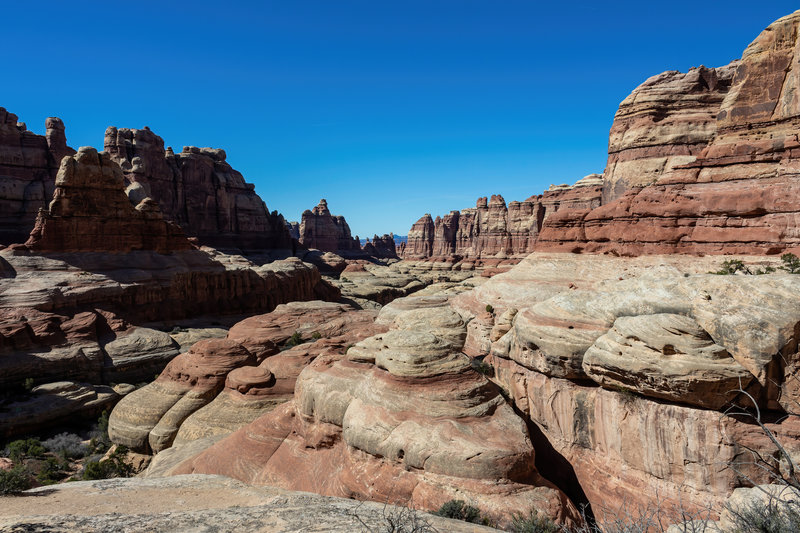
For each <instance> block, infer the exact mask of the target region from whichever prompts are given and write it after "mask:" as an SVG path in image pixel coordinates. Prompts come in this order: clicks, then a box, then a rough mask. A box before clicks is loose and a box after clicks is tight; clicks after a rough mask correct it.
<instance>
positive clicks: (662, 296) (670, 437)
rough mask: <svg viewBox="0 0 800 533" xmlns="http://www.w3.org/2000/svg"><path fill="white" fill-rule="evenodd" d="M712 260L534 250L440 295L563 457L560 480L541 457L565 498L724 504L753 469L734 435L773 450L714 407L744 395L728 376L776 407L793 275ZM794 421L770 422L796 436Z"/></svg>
mask: <svg viewBox="0 0 800 533" xmlns="http://www.w3.org/2000/svg"><path fill="white" fill-rule="evenodd" d="M747 260H748V261H759V262H760V263H761V264H765V260H764V259H763V258H750V259H747ZM719 263H720V260H719V259H715V258H713V257H706V258H694V257H686V256H645V257H639V258H636V259H623V258H614V257H608V256H577V255H566V254H541V253H535V254H532V255H531V256H530V257H529V258H527V259H526V260H524V261H523V262H522V263H520V264H519V265H517V266H516V267H514V268H513V269H511V270H510V271H509V272H507V273H504V274H499V275H497V276H495V277H493V278H492V279H490V280H489V281H487V282H486V283H484V284H483V285H481V286H480V287H478V288H476V289H475V290H473V291H470V292H466V293H462V294H460V295H457V296H455V297H454V298H453V299H451V300H450V301H451V305H452V306H453V307H454V308H455V309H457V310H458V311H459V312H460V313H461V314H462V315H463V316H465V317H467V318H472V321H471V322H470V328H468V335H469V336H470V337H473V338H468V339H467V341H466V344H467V345H468V346H473V347H476V353H475V355H480V356H483V355H487V354H488V355H490V357H489V358H488V361H489V362H490V363H491V364H492V366H493V367H494V371H495V376H496V377H495V379H496V380H497V382H498V383H500V384H501V385H502V386H503V387H504V388H505V389H506V390H508V391H509V394H510V396H511V397H512V398H513V399H514V401H515V402H516V405H517V406H518V408H519V409H520V410H521V411H522V412H524V413H526V414H527V416H529V417H530V420H531V421H532V422H534V423H535V424H536V425H537V426H538V427H539V428H540V430H541V432H542V434H541V439H540V440H537V439H534V444H535V445H537V446H538V445H543V448H541V449H543V450H546V449H550V447H551V446H552V451H554V452H556V453H557V454H558V455H560V456H561V457H562V459H561V460H563V459H566V460H567V462H568V463H569V465H570V466H571V467H572V469H574V476H575V477H574V478H572V479H570V478H569V477H567V476H566V473H567V472H568V470H563V471H561V473H560V474H559V473H558V471H555V470H548V469H547V468H546V467H542V470H543V473H544V474H545V475H548V476H549V477H551V478H552V479H554V480H556V483H557V484H559V486H561V487H564V488H566V487H568V486H569V485H572V486H573V488H574V489H575V492H573V493H571V494H570V495H571V496H573V497H576V494H578V495H579V496H581V497H585V498H586V499H587V500H588V502H590V503H591V504H592V505H593V506H595V507H603V506H607V507H610V508H611V509H612V510H613V509H616V508H619V506H621V505H622V504H623V503H627V504H628V505H629V506H630V505H642V506H646V505H647V503H648V500H649V499H650V498H651V497H652V494H653V493H654V492H653V490H654V489H657V490H658V495H659V497H660V498H662V501H665V502H671V503H675V504H677V503H682V504H685V505H690V506H702V505H704V504H705V503H708V502H711V503H713V504H715V505H719V504H721V503H722V501H723V500H724V498H725V497H727V494H728V492H729V491H730V490H731V489H732V488H733V487H735V486H737V483H738V481H737V480H738V479H739V478H738V476H739V473H737V472H736V471H735V470H734V469H733V468H732V467H730V466H729V465H731V464H734V463H736V464H739V467H740V470H742V469H745V470H747V475H752V476H753V479H755V480H758V479H762V477H761V474H759V473H758V471H757V469H756V468H755V467H754V466H753V465H752V462H750V464H748V461H747V460H746V458H745V459H742V458H739V457H738V455H739V454H740V453H742V451H741V450H742V449H741V448H740V447H739V445H740V444H745V443H748V445H751V446H754V447H755V448H759V447H761V448H759V449H763V448H766V447H768V444H769V443H768V441H767V440H766V437H765V436H764V435H763V433H761V432H760V430H759V429H758V428H757V427H755V426H753V425H752V424H748V423H747V421H746V420H744V421H737V420H734V419H732V418H727V417H721V416H720V411H723V410H724V409H725V408H726V407H727V406H729V405H731V403H730V402H734V403H735V402H742V403H744V404H745V405H747V404H749V399H747V398H743V397H737V395H736V394H735V393H731V391H734V390H735V389H738V388H739V387H742V388H744V389H746V390H748V391H749V392H750V393H751V394H752V395H753V397H754V398H755V399H756V400H757V401H758V403H759V405H760V406H761V408H762V409H764V410H767V409H772V410H780V409H781V399H782V397H783V395H785V394H787V392H786V389H787V388H786V387H785V386H784V387H783V390H782V383H785V380H786V379H788V378H784V371H783V366H784V365H785V364H786V361H793V360H794V355H793V354H795V353H796V352H797V351H798V346H797V340H796V338H795V337H796V336H795V334H794V331H795V328H796V327H797V325H798V324H800V307H798V306H797V305H796V304H795V303H794V301H793V297H792V295H793V294H794V292H795V291H796V290H798V289H799V288H800V276H796V275H792V274H786V273H780V274H779V273H775V274H769V275H764V276H736V275H730V276H721V275H713V274H707V273H706V272H708V271H709V270H713V269H715V268H714V266H715V265H718V264H719ZM487 304H489V305H491V306H493V307H494V313H493V314H489V313H486V312H485V310H484V308H485V306H486V305H487ZM473 317H474V318H473ZM509 319H510V321H511V325H510V327H509V324H508V322H509ZM475 323H477V325H476V326H474V327H473V324H475ZM504 330H505V333H503V331H504ZM498 335H500V336H499V337H498ZM487 347H488V349H487ZM481 348H482V350H481ZM587 380H592V381H594V382H595V383H597V384H599V385H601V387H602V388H599V389H598V388H597V387H596V386H594V387H592V386H588V385H587ZM789 389H791V387H789ZM792 390H793V389H792ZM788 394H792V393H791V392H788ZM796 426H797V424H796V423H795V422H794V421H793V420H787V421H784V422H783V423H782V424H780V425H776V426H773V427H772V430H773V431H774V432H775V433H776V434H782V435H784V436H785V437H786V438H787V439H788V441H789V442H794V441H793V440H792V439H795V438H796V435H797V430H798V427H796ZM539 450H540V448H539V447H537V451H539ZM556 459H557V457H556V455H551V456H550V461H549V462H550V463H551V464H554V461H556ZM539 465H540V467H541V465H542V463H539ZM689 465H691V466H689ZM721 465H722V466H721ZM612 478H613V481H612V482H611V485H609V481H608V480H609V479H612ZM600 480H602V482H600ZM645 487H646V488H647V490H646V491H644V494H643V490H644V488H645ZM578 489H579V490H578Z"/></svg>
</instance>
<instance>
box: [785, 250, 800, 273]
mask: <svg viewBox="0 0 800 533" xmlns="http://www.w3.org/2000/svg"><path fill="white" fill-rule="evenodd" d="M781 261H783V266H782V267H781V270H785V271H786V272H788V273H789V274H800V258H798V257H797V256H796V255H794V254H788V253H787V254H783V255H782V256H781Z"/></svg>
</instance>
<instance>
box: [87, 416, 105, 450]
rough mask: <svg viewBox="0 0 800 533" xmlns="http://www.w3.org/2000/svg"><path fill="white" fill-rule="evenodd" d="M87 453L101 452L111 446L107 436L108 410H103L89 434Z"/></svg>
mask: <svg viewBox="0 0 800 533" xmlns="http://www.w3.org/2000/svg"><path fill="white" fill-rule="evenodd" d="M90 437H91V438H90V439H89V449H88V452H89V453H103V452H105V451H106V450H108V449H109V448H110V447H111V439H110V438H109V436H108V411H103V412H102V414H101V415H100V418H98V419H97V424H95V426H94V429H92V432H91V434H90Z"/></svg>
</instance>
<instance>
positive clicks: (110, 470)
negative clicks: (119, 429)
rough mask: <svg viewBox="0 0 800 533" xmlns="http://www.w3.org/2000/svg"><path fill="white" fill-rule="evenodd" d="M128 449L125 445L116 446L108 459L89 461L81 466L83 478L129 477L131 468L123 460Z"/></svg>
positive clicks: (131, 471) (131, 472)
mask: <svg viewBox="0 0 800 533" xmlns="http://www.w3.org/2000/svg"><path fill="white" fill-rule="evenodd" d="M127 453H128V449H127V448H126V447H125V446H117V449H116V450H114V453H112V454H111V455H110V456H109V457H108V459H103V460H101V461H89V462H87V463H86V466H84V468H83V474H82V477H83V479H111V478H114V477H131V476H132V475H133V468H131V466H130V465H129V464H128V463H126V462H125V455H126V454H127Z"/></svg>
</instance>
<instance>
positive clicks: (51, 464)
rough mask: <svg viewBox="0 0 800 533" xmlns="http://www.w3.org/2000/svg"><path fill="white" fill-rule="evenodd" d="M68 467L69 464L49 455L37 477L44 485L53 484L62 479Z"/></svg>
mask: <svg viewBox="0 0 800 533" xmlns="http://www.w3.org/2000/svg"><path fill="white" fill-rule="evenodd" d="M68 469H69V464H67V463H62V462H60V461H59V460H58V459H56V458H55V457H48V458H47V460H45V462H44V465H42V469H41V470H39V473H38V474H37V475H36V479H37V480H38V481H39V482H40V483H41V484H43V485H51V484H53V483H57V482H58V481H60V480H61V478H63V477H64V475H65V474H66V471H67V470H68Z"/></svg>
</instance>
